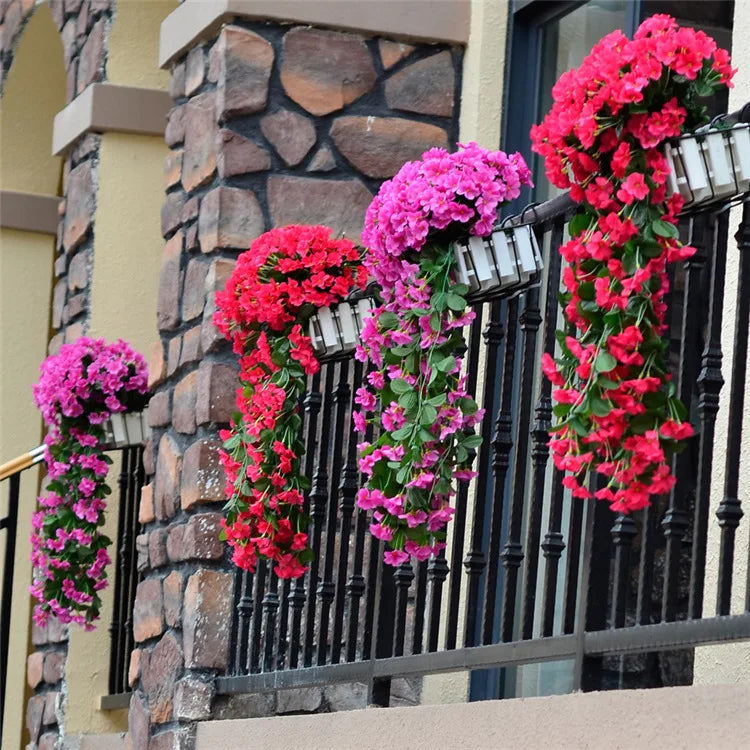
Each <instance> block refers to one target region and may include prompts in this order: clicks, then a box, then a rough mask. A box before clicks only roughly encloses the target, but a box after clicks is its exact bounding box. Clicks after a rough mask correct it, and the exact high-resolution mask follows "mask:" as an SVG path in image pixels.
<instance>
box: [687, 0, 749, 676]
mask: <svg viewBox="0 0 750 750" xmlns="http://www.w3.org/2000/svg"><path fill="white" fill-rule="evenodd" d="M748 29H750V2H746V1H745V2H737V3H735V6H734V35H733V39H734V43H733V46H732V62H733V64H734V65H735V66H736V67H737V68H739V70H738V72H737V75H736V77H735V79H734V83H735V87H734V89H732V90H731V92H730V96H729V111H730V112H731V111H733V110H735V109H739V108H740V107H742V106H743V105H744V104H745V103H746V102H748V101H750V47H748V45H747V44H746V41H745V40H746V37H747V33H746V32H747V30H748ZM741 219H742V211H741V209H739V208H737V209H735V210H733V211H732V215H731V221H730V240H729V246H728V251H727V275H726V289H725V293H724V312H723V325H722V333H721V348H722V351H723V352H724V361H723V366H722V371H723V373H724V379H725V381H726V382H725V384H724V388H723V390H722V393H721V406H720V409H719V413H718V416H717V420H716V437H715V442H714V446H715V449H714V465H713V477H712V482H711V485H712V488H711V490H712V491H711V514H710V526H709V543H708V551H707V560H706V590H705V596H704V601H703V616H704V617H710V616H711V615H713V614H714V613H715V610H716V587H717V575H718V562H719V561H718V556H719V541H720V528H719V523H718V519H717V518H716V515H715V511H716V509H717V507H718V506H719V503H720V502H721V499H722V496H723V494H724V476H725V471H724V468H725V467H724V463H725V457H726V441H727V426H728V420H729V414H730V413H733V414H734V411H735V410H736V407H735V406H733V405H732V404H730V403H729V389H730V387H731V382H730V381H731V366H732V358H733V354H734V352H733V341H734V323H735V302H736V299H737V273H738V269H739V250H738V249H737V245H736V243H735V242H734V240H733V239H732V236H733V235H734V233H735V231H736V229H737V227H738V225H739V223H740V221H741ZM745 293H747V292H745ZM745 394H746V395H745V408H744V412H743V414H742V423H743V425H744V430H743V434H742V458H741V463H740V467H741V471H740V482H739V493H738V494H739V498H740V500H742V501H743V507H744V511H745V517H744V518H743V519H742V520H741V522H740V525H739V527H738V529H737V535H736V543H735V564H734V573H733V590H732V614H739V613H741V612H743V611H744V596H745V581H746V580H747V575H748V570H747V558H748V545H750V535H749V534H748V529H749V528H750V370H748V377H747V380H746V382H745ZM734 417H735V419H736V418H737V415H736V414H734ZM695 682H696V683H726V682H747V683H750V643H736V644H731V645H726V646H707V647H705V648H700V649H696V653H695Z"/></svg>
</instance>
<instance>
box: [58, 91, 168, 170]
mask: <svg viewBox="0 0 750 750" xmlns="http://www.w3.org/2000/svg"><path fill="white" fill-rule="evenodd" d="M171 107H172V98H171V97H170V96H169V93H167V92H166V91H159V90H158V89H142V88H136V87H132V86H115V85H114V84H110V83H92V84H91V85H90V86H88V87H87V88H86V89H85V90H84V91H83V92H82V93H81V94H80V96H77V97H76V98H75V99H73V101H72V102H71V103H70V104H68V106H67V107H65V109H63V110H62V111H61V112H58V113H57V115H55V125H54V130H53V133H52V153H53V154H55V155H58V154H61V153H63V152H64V151H65V150H66V149H67V148H68V147H70V146H71V145H72V144H73V143H75V141H77V140H78V139H79V138H80V137H81V136H82V135H84V134H85V133H89V132H94V133H109V132H117V133H139V134H141V135H163V134H164V127H165V124H166V117H167V113H168V112H169V110H170V108H171Z"/></svg>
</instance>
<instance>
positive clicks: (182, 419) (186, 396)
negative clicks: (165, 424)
mask: <svg viewBox="0 0 750 750" xmlns="http://www.w3.org/2000/svg"><path fill="white" fill-rule="evenodd" d="M197 386H198V373H197V372H195V371H194V372H191V373H188V374H187V375H185V377H184V378H182V380H180V382H179V383H178V384H177V385H176V386H175V389H174V407H173V410H172V426H173V427H174V428H175V430H177V432H182V433H185V434H192V433H194V432H195V398H196V395H197V392H198V390H197Z"/></svg>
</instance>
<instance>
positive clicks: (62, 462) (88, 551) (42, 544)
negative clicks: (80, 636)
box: [30, 337, 148, 630]
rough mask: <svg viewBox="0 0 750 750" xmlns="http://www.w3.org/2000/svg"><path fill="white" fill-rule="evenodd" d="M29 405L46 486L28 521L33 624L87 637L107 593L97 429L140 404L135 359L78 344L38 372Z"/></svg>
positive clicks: (122, 351)
mask: <svg viewBox="0 0 750 750" xmlns="http://www.w3.org/2000/svg"><path fill="white" fill-rule="evenodd" d="M40 371H41V377H40V378H39V382H38V383H36V384H35V385H34V400H35V401H36V404H37V407H38V408H39V410H40V411H41V412H42V416H43V417H44V421H45V423H46V424H47V427H48V433H47V436H46V438H45V452H44V458H45V461H46V464H47V476H48V479H49V480H50V482H49V484H48V485H47V493H46V494H44V495H42V496H41V497H39V505H40V506H41V510H39V511H37V512H36V513H34V515H33V516H32V529H33V531H32V533H31V540H30V541H31V550H32V554H31V561H32V564H33V566H34V583H33V585H32V586H31V589H30V590H31V593H32V594H33V595H34V596H35V597H36V598H37V599H38V600H39V602H40V603H39V604H37V606H36V608H35V610H34V620H35V621H36V622H37V624H39V625H44V624H45V623H46V622H47V619H48V618H49V616H50V615H54V616H56V617H57V618H58V619H59V620H60V621H61V622H63V623H69V622H75V623H77V624H79V625H83V626H84V627H85V628H86V629H87V630H89V629H92V628H93V622H94V621H95V620H96V619H97V618H98V616H99V608H100V605H101V600H100V598H99V595H98V593H97V592H98V591H100V590H101V589H102V588H104V587H105V586H106V585H107V574H106V570H105V568H106V566H107V565H108V564H109V562H110V558H109V555H108V554H107V547H108V546H109V544H110V543H111V542H110V540H109V539H108V538H107V537H106V536H105V535H104V534H102V533H101V531H100V527H101V525H102V524H103V523H104V516H103V514H104V510H105V508H106V503H105V501H104V498H105V496H106V495H108V494H109V492H110V490H109V487H107V485H106V482H105V480H106V476H107V471H108V468H109V464H110V463H111V459H110V458H109V457H107V456H106V455H104V454H103V453H102V451H101V445H102V442H103V439H104V426H103V423H104V422H105V421H106V420H107V419H109V417H110V416H111V415H112V414H114V413H116V412H126V411H137V410H140V409H142V408H143V406H144V405H145V402H146V396H145V394H146V391H147V389H148V372H147V369H146V362H145V360H144V359H143V357H142V356H141V355H140V354H138V353H137V352H136V351H134V350H133V349H132V348H131V346H130V345H129V344H128V343H126V342H125V341H122V340H119V341H117V342H116V343H114V344H107V343H106V342H105V341H104V340H103V339H90V338H85V337H84V338H80V339H78V340H77V341H75V342H74V343H71V344H64V345H63V346H62V347H61V348H60V352H59V353H58V354H55V355H52V356H50V357H48V358H47V359H46V360H45V361H44V362H43V363H42V365H41V368H40Z"/></svg>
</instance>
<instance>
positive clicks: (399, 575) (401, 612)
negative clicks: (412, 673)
mask: <svg viewBox="0 0 750 750" xmlns="http://www.w3.org/2000/svg"><path fill="white" fill-rule="evenodd" d="M393 579H394V581H395V582H396V609H395V613H394V614H395V617H396V622H395V627H394V633H395V641H394V647H393V655H394V656H403V655H404V642H405V639H406V609H407V605H408V603H409V587H410V586H411V582H412V581H413V580H414V570H413V569H412V566H411V563H410V562H405V563H401V565H399V566H398V567H397V568H396V569H395V571H394V572H393Z"/></svg>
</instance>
